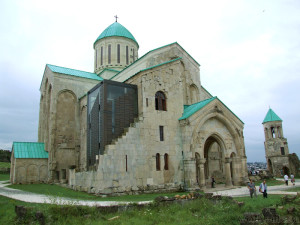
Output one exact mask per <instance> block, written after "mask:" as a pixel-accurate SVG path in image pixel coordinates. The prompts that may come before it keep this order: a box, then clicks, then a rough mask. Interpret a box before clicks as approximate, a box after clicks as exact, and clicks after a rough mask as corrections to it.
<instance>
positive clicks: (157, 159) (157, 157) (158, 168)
mask: <svg viewBox="0 0 300 225" xmlns="http://www.w3.org/2000/svg"><path fill="white" fill-rule="evenodd" d="M155 158H156V170H157V171H159V170H160V154H159V153H157V154H156V157H155Z"/></svg>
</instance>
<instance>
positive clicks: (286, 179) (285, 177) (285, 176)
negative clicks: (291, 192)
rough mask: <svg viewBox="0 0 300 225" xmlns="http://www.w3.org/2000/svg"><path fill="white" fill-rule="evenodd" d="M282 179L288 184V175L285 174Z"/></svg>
mask: <svg viewBox="0 0 300 225" xmlns="http://www.w3.org/2000/svg"><path fill="white" fill-rule="evenodd" d="M284 181H285V184H286V185H289V176H288V175H287V174H286V175H284Z"/></svg>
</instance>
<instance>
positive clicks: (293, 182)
mask: <svg viewBox="0 0 300 225" xmlns="http://www.w3.org/2000/svg"><path fill="white" fill-rule="evenodd" d="M291 183H292V184H293V185H295V176H294V175H293V174H291Z"/></svg>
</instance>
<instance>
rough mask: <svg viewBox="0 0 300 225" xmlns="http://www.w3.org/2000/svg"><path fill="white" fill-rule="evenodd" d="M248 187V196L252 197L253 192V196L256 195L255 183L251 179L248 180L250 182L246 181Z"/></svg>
mask: <svg viewBox="0 0 300 225" xmlns="http://www.w3.org/2000/svg"><path fill="white" fill-rule="evenodd" d="M248 189H249V191H250V197H251V198H252V196H253V194H254V196H255V197H257V195H256V187H255V183H254V182H252V180H250V183H248Z"/></svg>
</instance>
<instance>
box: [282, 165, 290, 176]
mask: <svg viewBox="0 0 300 225" xmlns="http://www.w3.org/2000/svg"><path fill="white" fill-rule="evenodd" d="M282 171H283V174H284V175H285V174H287V175H288V176H289V175H290V170H289V168H288V167H286V166H284V167H282Z"/></svg>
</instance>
